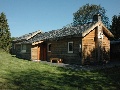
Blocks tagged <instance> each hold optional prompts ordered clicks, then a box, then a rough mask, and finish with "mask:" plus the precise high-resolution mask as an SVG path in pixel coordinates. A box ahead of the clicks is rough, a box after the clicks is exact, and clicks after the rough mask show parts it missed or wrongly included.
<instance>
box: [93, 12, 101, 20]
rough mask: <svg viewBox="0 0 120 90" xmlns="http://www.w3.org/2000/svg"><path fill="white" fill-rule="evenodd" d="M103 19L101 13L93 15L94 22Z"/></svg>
mask: <svg viewBox="0 0 120 90" xmlns="http://www.w3.org/2000/svg"><path fill="white" fill-rule="evenodd" d="M98 21H101V15H100V14H96V15H94V16H93V22H98Z"/></svg>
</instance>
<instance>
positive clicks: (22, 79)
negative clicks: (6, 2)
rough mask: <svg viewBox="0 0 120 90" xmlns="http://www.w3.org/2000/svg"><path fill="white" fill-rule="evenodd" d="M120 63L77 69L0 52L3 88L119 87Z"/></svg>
mask: <svg viewBox="0 0 120 90" xmlns="http://www.w3.org/2000/svg"><path fill="white" fill-rule="evenodd" d="M119 70H120V67H114V68H111V69H103V70H97V71H84V70H79V71H74V70H72V69H65V68H62V67H55V66H49V65H46V64H42V63H38V62H32V61H27V60H23V59H18V58H16V57H13V56H12V55H10V54H7V53H5V52H0V90H3V89H12V90H13V89H19V90H81V89H86V90H91V89H92V90H93V89H94V90H102V89H112V90H113V89H119V86H120V77H119V75H120V71H119Z"/></svg>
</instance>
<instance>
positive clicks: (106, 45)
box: [102, 33, 110, 61]
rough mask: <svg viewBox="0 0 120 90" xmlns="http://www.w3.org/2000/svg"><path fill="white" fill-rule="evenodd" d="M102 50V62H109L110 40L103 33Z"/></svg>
mask: <svg viewBox="0 0 120 90" xmlns="http://www.w3.org/2000/svg"><path fill="white" fill-rule="evenodd" d="M102 48H103V60H105V61H109V60H110V40H109V39H108V37H107V36H106V35H105V34H104V33H103V42H102Z"/></svg>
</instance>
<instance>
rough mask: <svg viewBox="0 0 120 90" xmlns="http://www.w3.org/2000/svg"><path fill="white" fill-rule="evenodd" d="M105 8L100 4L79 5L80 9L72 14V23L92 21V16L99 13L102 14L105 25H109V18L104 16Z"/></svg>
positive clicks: (79, 23)
mask: <svg viewBox="0 0 120 90" xmlns="http://www.w3.org/2000/svg"><path fill="white" fill-rule="evenodd" d="M105 13H106V10H105V9H104V7H101V6H100V5H94V4H91V5H90V4H86V5H83V6H82V7H80V9H79V10H78V11H77V12H75V13H74V14H73V25H74V26H76V25H82V24H85V23H89V22H91V21H92V19H93V16H94V15H96V14H100V15H101V16H102V22H103V23H104V24H105V26H106V27H109V26H110V24H109V18H108V17H107V16H106V14H105Z"/></svg>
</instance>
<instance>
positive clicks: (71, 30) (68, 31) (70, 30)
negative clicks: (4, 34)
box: [23, 22, 96, 43]
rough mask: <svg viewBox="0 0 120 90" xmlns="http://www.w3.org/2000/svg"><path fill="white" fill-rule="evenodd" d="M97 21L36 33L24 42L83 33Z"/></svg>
mask: <svg viewBox="0 0 120 90" xmlns="http://www.w3.org/2000/svg"><path fill="white" fill-rule="evenodd" d="M94 24H96V22H92V23H88V24H84V25H78V26H76V27H73V26H71V27H64V28H62V29H58V30H52V31H49V32H45V33H39V34H37V35H35V36H34V37H33V38H30V39H29V40H26V41H23V43H34V42H38V41H41V40H49V39H56V38H61V37H65V36H72V35H78V34H82V33H83V32H85V31H86V30H88V29H89V28H90V27H92V26H93V25H94Z"/></svg>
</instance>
